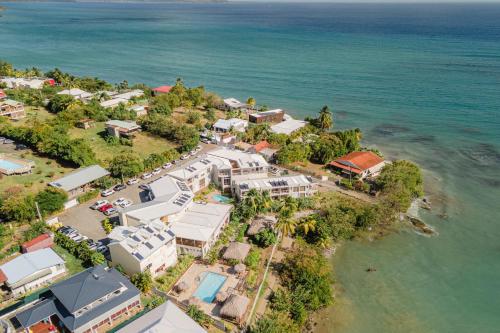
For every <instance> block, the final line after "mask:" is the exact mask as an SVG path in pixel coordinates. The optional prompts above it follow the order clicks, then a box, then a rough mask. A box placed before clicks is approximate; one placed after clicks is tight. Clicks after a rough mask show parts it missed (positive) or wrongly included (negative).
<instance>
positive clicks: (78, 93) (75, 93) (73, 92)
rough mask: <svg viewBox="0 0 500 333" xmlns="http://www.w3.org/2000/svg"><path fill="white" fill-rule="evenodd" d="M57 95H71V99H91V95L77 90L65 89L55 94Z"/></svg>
mask: <svg viewBox="0 0 500 333" xmlns="http://www.w3.org/2000/svg"><path fill="white" fill-rule="evenodd" d="M57 94H58V95H71V96H73V97H81V98H87V97H91V96H92V94H91V93H89V92H86V91H84V90H81V89H78V88H71V89H65V90H63V91H60V92H58V93H57Z"/></svg>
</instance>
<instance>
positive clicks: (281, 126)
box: [271, 116, 307, 135]
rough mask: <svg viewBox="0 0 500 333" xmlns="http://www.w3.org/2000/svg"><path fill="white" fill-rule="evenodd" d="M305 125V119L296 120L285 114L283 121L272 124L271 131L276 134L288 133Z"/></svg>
mask: <svg viewBox="0 0 500 333" xmlns="http://www.w3.org/2000/svg"><path fill="white" fill-rule="evenodd" d="M306 125H307V121H304V120H296V119H293V118H292V117H290V116H287V117H285V120H284V121H282V122H280V123H278V124H275V125H272V126H271V131H273V132H274V133H277V134H287V135H290V134H292V133H293V132H295V131H296V130H298V129H300V128H302V127H304V126H306Z"/></svg>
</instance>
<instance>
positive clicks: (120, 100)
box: [101, 97, 128, 108]
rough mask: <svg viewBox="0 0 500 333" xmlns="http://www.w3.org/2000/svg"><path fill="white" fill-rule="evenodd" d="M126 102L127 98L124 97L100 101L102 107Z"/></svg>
mask: <svg viewBox="0 0 500 333" xmlns="http://www.w3.org/2000/svg"><path fill="white" fill-rule="evenodd" d="M127 102H128V99H125V98H116V97H115V98H113V99H109V100H107V101H103V102H101V106H102V107H103V108H109V107H112V106H116V105H118V104H120V103H123V104H126V103H127Z"/></svg>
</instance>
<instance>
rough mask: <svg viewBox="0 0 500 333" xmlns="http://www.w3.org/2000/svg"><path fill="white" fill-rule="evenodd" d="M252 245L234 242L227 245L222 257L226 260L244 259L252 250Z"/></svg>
mask: <svg viewBox="0 0 500 333" xmlns="http://www.w3.org/2000/svg"><path fill="white" fill-rule="evenodd" d="M251 248H252V247H251V246H250V245H249V244H245V243H240V242H232V243H231V244H229V246H228V247H227V249H226V251H225V252H224V254H223V255H222V257H223V258H224V259H226V260H231V259H234V260H239V261H243V260H245V258H246V257H247V255H248V252H250V249H251Z"/></svg>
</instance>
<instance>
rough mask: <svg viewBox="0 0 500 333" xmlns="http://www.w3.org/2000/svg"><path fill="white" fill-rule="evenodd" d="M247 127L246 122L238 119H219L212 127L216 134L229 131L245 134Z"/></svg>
mask: <svg viewBox="0 0 500 333" xmlns="http://www.w3.org/2000/svg"><path fill="white" fill-rule="evenodd" d="M247 127H248V121H247V120H243V119H239V118H231V119H219V120H217V121H216V122H215V124H214V125H213V128H214V131H215V132H217V133H227V132H229V131H231V129H233V130H235V131H237V132H245V130H246V129H247Z"/></svg>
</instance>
